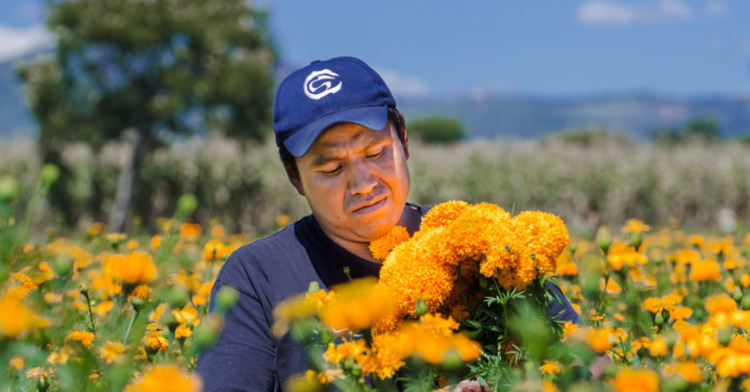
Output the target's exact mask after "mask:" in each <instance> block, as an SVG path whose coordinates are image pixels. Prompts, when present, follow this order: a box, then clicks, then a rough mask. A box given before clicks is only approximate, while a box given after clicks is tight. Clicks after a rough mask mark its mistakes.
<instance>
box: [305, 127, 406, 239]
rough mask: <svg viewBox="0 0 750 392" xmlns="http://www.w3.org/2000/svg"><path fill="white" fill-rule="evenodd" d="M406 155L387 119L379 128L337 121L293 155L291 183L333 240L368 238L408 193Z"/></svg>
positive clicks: (389, 220) (391, 219)
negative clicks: (296, 180)
mask: <svg viewBox="0 0 750 392" xmlns="http://www.w3.org/2000/svg"><path fill="white" fill-rule="evenodd" d="M407 158H408V150H407V148H406V146H404V145H402V143H401V141H400V139H399V137H398V134H397V133H396V129H395V127H394V126H393V125H392V124H391V122H390V121H389V122H388V124H387V125H386V126H385V128H384V129H381V130H372V129H369V128H366V127H364V126H362V125H358V124H353V123H340V124H336V125H333V126H331V127H330V128H328V129H327V130H325V131H324V132H323V133H322V134H321V135H320V136H319V137H318V139H317V140H316V141H315V143H313V145H312V147H310V150H308V152H307V153H306V154H305V155H304V156H302V157H301V158H297V167H298V169H299V183H295V186H296V187H297V189H298V191H299V192H300V193H301V194H302V195H304V196H305V198H306V199H307V202H308V204H309V205H310V209H311V210H312V212H313V214H314V215H315V218H316V219H317V220H318V222H319V223H320V226H321V227H322V228H323V230H324V231H325V232H326V233H327V234H328V235H329V236H330V237H331V238H332V239H333V240H334V241H335V242H337V243H339V244H341V241H344V242H348V243H351V242H356V243H362V242H370V241H372V240H374V239H376V238H378V237H380V236H382V235H384V234H386V233H387V232H388V231H389V230H390V229H391V228H393V226H395V225H396V224H397V223H398V221H399V219H400V217H401V214H402V211H403V210H404V204H405V203H406V196H407V194H408V193H409V170H408V168H407V166H406V159H407ZM293 182H294V181H293Z"/></svg>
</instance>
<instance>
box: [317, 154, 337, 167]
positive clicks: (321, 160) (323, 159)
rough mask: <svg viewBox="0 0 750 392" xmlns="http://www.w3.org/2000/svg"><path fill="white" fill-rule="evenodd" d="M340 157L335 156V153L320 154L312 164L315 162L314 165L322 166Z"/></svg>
mask: <svg viewBox="0 0 750 392" xmlns="http://www.w3.org/2000/svg"><path fill="white" fill-rule="evenodd" d="M338 159H340V158H339V157H337V156H335V155H330V154H323V155H319V156H318V157H316V158H315V159H314V160H313V162H312V164H313V166H322V165H325V164H326V163H328V162H331V161H336V160H338Z"/></svg>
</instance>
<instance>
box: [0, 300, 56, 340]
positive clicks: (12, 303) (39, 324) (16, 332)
mask: <svg viewBox="0 0 750 392" xmlns="http://www.w3.org/2000/svg"><path fill="white" fill-rule="evenodd" d="M21 299H22V297H21V296H20V294H18V295H14V294H13V293H11V292H6V293H4V294H3V295H1V296H0V315H3V317H0V336H6V337H9V338H15V337H18V336H21V335H23V334H24V333H26V332H29V331H32V330H35V329H38V328H44V327H47V326H49V320H47V319H45V318H41V317H39V316H37V315H35V314H34V313H32V311H31V310H30V309H29V308H27V307H26V305H24V304H23V303H21Z"/></svg>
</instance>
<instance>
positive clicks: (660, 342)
mask: <svg viewBox="0 0 750 392" xmlns="http://www.w3.org/2000/svg"><path fill="white" fill-rule="evenodd" d="M648 351H649V353H650V354H651V356H652V357H663V356H665V355H667V352H668V349H667V342H665V341H664V338H662V337H658V338H656V339H654V340H652V341H651V343H650V344H649V347H648Z"/></svg>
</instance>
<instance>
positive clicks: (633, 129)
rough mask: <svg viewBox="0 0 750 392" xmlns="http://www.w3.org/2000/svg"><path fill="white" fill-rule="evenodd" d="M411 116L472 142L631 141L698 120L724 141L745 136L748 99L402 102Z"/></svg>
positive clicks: (625, 96)
mask: <svg viewBox="0 0 750 392" xmlns="http://www.w3.org/2000/svg"><path fill="white" fill-rule="evenodd" d="M399 106H400V107H401V110H403V111H404V114H405V115H406V116H407V125H408V121H409V118H410V117H412V118H413V117H421V116H427V115H440V116H450V117H456V118H458V119H459V120H461V121H462V122H463V124H464V125H465V126H466V128H467V130H468V131H469V133H470V135H471V137H473V138H477V137H480V138H486V139H498V138H499V139H534V138H538V137H542V136H545V135H549V134H551V133H555V132H559V131H564V130H576V129H590V128H602V129H606V130H610V131H614V132H617V133H620V134H622V135H624V136H627V137H629V138H631V139H633V140H636V141H647V140H649V139H650V138H651V135H652V133H653V132H657V131H664V130H667V129H671V128H676V127H680V126H682V125H684V124H685V123H687V122H689V121H691V120H694V119H696V118H699V117H712V118H715V119H716V120H717V121H718V122H719V124H720V127H721V135H722V136H723V137H727V138H732V137H736V136H740V135H750V97H729V96H727V97H722V96H716V97H693V98H670V97H663V96H657V95H648V94H619V95H615V94H613V95H607V96H591V97H583V98H543V97H487V98H485V99H482V100H472V99H446V100H436V99H433V100H403V102H399Z"/></svg>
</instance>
